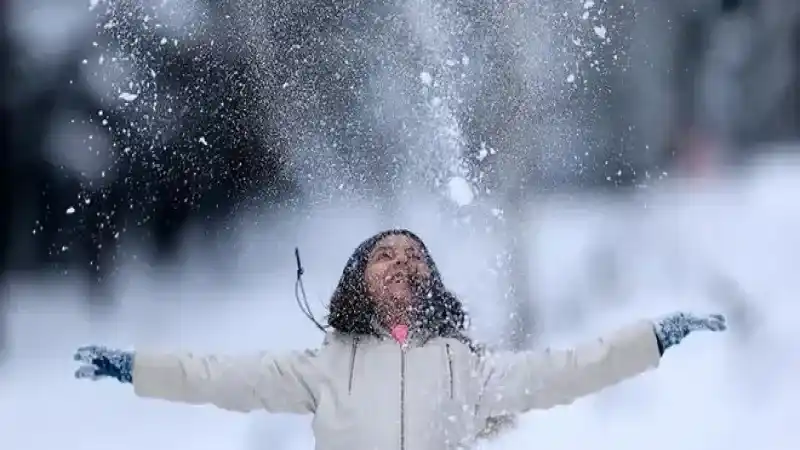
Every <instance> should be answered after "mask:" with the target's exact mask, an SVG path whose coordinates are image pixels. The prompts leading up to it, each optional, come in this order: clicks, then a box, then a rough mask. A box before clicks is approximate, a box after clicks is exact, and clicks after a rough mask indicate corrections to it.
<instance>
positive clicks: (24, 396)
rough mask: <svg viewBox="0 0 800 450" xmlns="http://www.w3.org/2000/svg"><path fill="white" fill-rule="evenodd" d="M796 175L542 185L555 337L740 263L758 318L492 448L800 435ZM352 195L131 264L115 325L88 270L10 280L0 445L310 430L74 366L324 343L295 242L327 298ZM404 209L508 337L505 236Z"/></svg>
mask: <svg viewBox="0 0 800 450" xmlns="http://www.w3.org/2000/svg"><path fill="white" fill-rule="evenodd" d="M798 192H800V178H798V173H797V171H794V170H789V169H776V168H774V167H762V168H760V169H757V170H755V171H754V172H753V174H752V176H748V178H747V179H746V180H745V181H742V182H739V183H736V184H735V185H724V184H722V185H721V184H714V183H711V184H708V185H695V187H694V188H692V190H690V189H688V188H686V187H684V188H683V189H682V190H681V192H673V193H669V194H668V193H666V192H664V191H659V192H656V191H649V192H647V191H643V192H642V193H641V194H639V196H638V197H637V198H636V199H635V201H632V202H631V203H629V204H620V203H615V204H613V205H612V204H611V203H608V202H604V201H602V200H601V199H570V200H552V201H549V202H548V203H547V204H545V205H537V207H536V211H537V216H538V217H539V218H540V219H541V220H542V222H541V223H538V224H536V225H535V227H536V242H535V243H532V244H531V248H532V249H534V248H535V249H536V250H535V252H533V256H532V258H533V260H534V264H533V267H534V268H535V271H534V277H533V281H532V283H534V284H535V286H536V292H538V293H539V295H540V298H541V301H542V302H543V303H544V306H543V307H541V309H540V314H542V317H544V319H545V321H546V324H547V325H548V328H547V329H548V333H547V335H546V336H544V337H543V339H547V340H548V342H554V343H559V344H560V343H563V342H566V341H569V340H570V339H574V338H580V337H589V336H593V335H595V334H596V333H599V332H600V331H601V330H603V329H605V328H608V327H612V326H614V325H617V324H620V323H622V322H625V321H627V320H631V319H634V318H637V317H639V316H652V315H655V314H659V313H663V312H669V311H672V310H675V309H678V308H687V307H688V308H691V309H694V310H701V311H707V310H712V309H720V308H722V309H724V310H726V311H727V310H729V309H730V308H731V306H730V305H728V304H727V303H725V306H723V304H721V303H719V300H720V298H719V297H720V295H721V294H718V291H717V290H710V289H708V288H706V287H704V286H703V284H702V283H703V282H704V280H706V278H707V275H708V274H709V273H711V272H716V273H722V274H724V275H725V276H727V277H732V278H733V279H736V280H737V281H738V283H739V285H740V287H741V289H742V290H743V291H744V292H746V293H747V295H748V296H749V298H750V301H752V302H753V303H755V304H756V307H755V309H754V310H753V311H751V312H750V313H749V314H750V315H749V317H750V319H749V320H748V321H747V323H746V324H745V323H744V322H742V321H741V318H737V317H732V322H733V323H731V327H733V328H734V331H735V329H736V328H737V325H741V327H740V328H747V330H748V333H746V335H743V334H744V333H735V332H731V333H728V334H727V335H726V336H711V335H697V336H693V337H692V338H691V339H690V340H688V341H686V342H685V344H684V345H682V346H681V347H680V348H679V349H675V350H673V351H671V352H670V353H668V355H667V356H666V357H665V358H664V360H663V363H662V366H661V368H660V369H659V370H658V371H657V372H654V373H650V374H647V375H645V376H642V377H640V378H639V379H636V380H634V381H632V382H630V383H627V384H625V385H622V386H619V387H617V388H614V389H611V390H608V391H606V392H603V393H602V394H600V395H597V396H594V397H591V398H588V399H585V400H583V401H580V402H578V403H576V404H574V405H573V406H570V407H562V408H558V409H555V410H551V411H547V412H540V413H533V414H529V415H527V416H525V417H523V418H522V420H521V421H520V426H519V427H518V429H517V430H514V431H512V432H510V433H508V434H506V435H504V436H502V437H501V438H499V439H498V440H497V441H495V442H492V443H488V444H487V445H486V448H487V449H495V448H496V449H500V448H503V449H516V448H519V449H522V448H532V447H535V448H541V449H548V450H558V449H565V450H566V449H577V448H598V447H600V446H608V447H613V448H616V449H631V450H633V449H636V450H639V449H641V448H647V449H648V450H672V449H674V448H676V447H677V448H681V450H732V449H748V450H751V449H755V448H765V449H770V450H782V449H786V450H788V449H791V448H796V443H797V441H798V438H800V431H798V429H797V425H796V422H797V421H796V420H795V419H792V418H793V417H794V418H796V417H797V414H796V408H797V406H796V405H797V404H798V403H800V389H798V386H797V373H800V372H798V371H800V339H798V336H797V334H798V333H797V331H796V329H797V326H796V323H795V320H796V318H795V316H794V314H795V313H796V312H798V307H797V306H796V299H795V298H796V297H797V294H798V293H800V277H798V276H797V267H800V265H799V264H797V263H798V259H799V258H800V256H798V255H800V252H798V249H799V248H800V235H799V234H798V233H797V230H798V229H800V206H799V205H798V203H797V194H798ZM357 211H359V210H357V209H349V210H348V213H347V217H345V215H344V214H343V213H341V212H340V211H337V210H336V208H331V209H329V210H327V211H316V212H315V213H314V214H312V215H311V216H309V217H307V218H304V219H298V221H296V222H291V223H290V222H287V223H284V224H278V225H275V226H273V227H272V228H270V229H267V228H264V227H262V228H260V229H254V230H249V231H245V232H243V235H242V238H241V241H239V242H238V245H237V246H236V248H238V250H239V251H238V252H237V253H236V256H235V258H234V259H235V261H234V262H233V263H231V264H227V265H226V264H221V263H220V264H217V265H216V266H214V267H215V268H213V269H212V268H211V267H212V266H210V265H200V264H198V263H197V261H200V260H202V259H203V256H204V255H203V254H202V252H200V251H199V250H196V249H195V250H192V251H191V252H190V253H189V254H190V255H191V259H190V260H189V261H190V262H189V263H187V264H185V265H184V267H183V269H181V270H180V271H175V272H174V273H161V274H157V275H158V276H156V275H155V274H147V273H146V272H145V271H142V270H141V268H135V267H133V268H130V269H127V271H126V272H125V273H124V274H123V275H122V276H120V280H123V281H124V282H122V281H121V282H120V286H119V289H118V293H119V296H120V298H121V301H122V304H123V307H122V309H121V310H120V311H118V312H117V313H115V315H114V316H113V319H109V320H108V321H106V322H105V323H104V324H102V325H99V324H97V323H95V322H94V321H93V320H92V319H91V318H90V316H89V315H88V313H87V312H86V311H85V309H84V308H82V307H81V306H79V304H78V302H77V301H76V300H77V299H78V298H79V297H80V296H81V290H80V286H77V285H67V284H65V283H64V282H63V280H62V281H61V282H59V283H56V282H54V281H45V280H38V282H37V283H33V282H31V281H30V280H19V279H18V280H15V281H14V282H12V285H11V293H12V299H13V304H12V309H11V321H10V327H11V355H10V358H11V359H10V361H9V363H8V364H6V365H4V366H2V368H0V399H2V400H0V446H1V447H2V448H5V449H11V450H52V449H54V448H57V449H59V450H107V449H108V448H113V449H114V450H138V449H143V448H147V449H152V450H162V449H163V450H175V449H181V450H206V449H208V450H240V449H241V450H245V449H247V450H250V449H253V450H255V449H264V450H266V449H273V448H285V449H302V448H311V447H312V442H313V440H312V438H311V436H310V433H309V432H308V429H307V426H308V422H309V419H308V418H305V417H289V416H269V415H266V414H253V415H240V414H235V413H229V412H222V411H217V410H215V409H213V408H205V407H188V406H180V405H171V404H167V403H163V402H157V401H143V400H137V399H135V398H134V397H133V395H132V393H131V389H130V387H128V386H121V385H119V384H117V383H115V382H98V383H91V382H78V381H75V380H73V378H72V370H73V369H74V364H73V362H72V361H71V355H72V350H73V349H74V348H75V347H76V346H78V345H81V344H85V343H103V344H108V345H112V346H121V347H128V346H137V347H142V346H151V345H160V346H166V347H174V348H193V349H198V350H209V351H214V350H235V351H241V350H247V349H257V348H272V349H287V348H291V347H300V346H313V345H316V344H318V343H319V341H320V339H321V336H320V335H319V332H318V331H316V329H315V328H314V327H313V326H312V325H311V324H309V323H308V322H307V321H306V320H305V319H304V318H303V317H302V315H301V314H300V312H299V311H298V310H297V309H296V306H295V304H294V297H293V281H294V280H293V275H294V274H293V271H294V262H293V255H292V247H293V246H294V245H295V244H297V243H299V244H300V245H301V249H302V252H303V256H304V261H305V264H306V266H307V275H308V278H307V288H308V290H309V292H310V295H311V297H312V298H313V299H317V298H319V299H321V300H324V299H325V298H326V297H327V295H328V294H329V293H330V291H331V289H332V288H333V285H334V283H335V281H336V279H337V278H338V275H339V272H340V270H341V268H342V266H343V264H344V261H345V259H346V257H347V256H348V254H349V252H350V250H352V248H353V247H354V246H355V245H356V244H357V242H358V241H359V240H360V239H362V238H363V237H365V236H367V235H368V234H369V233H371V232H372V231H375V230H376V228H377V226H378V225H377V223H378V222H377V221H376V220H375V218H374V217H372V216H371V215H370V214H369V213H366V212H362V213H359V212H357ZM405 217H407V220H408V222H407V223H406V224H405V225H407V226H408V227H410V228H413V229H415V230H418V231H419V232H420V233H421V234H422V235H423V236H424V237H426V238H427V239H428V240H429V241H430V245H431V247H432V250H433V252H434V254H435V256H436V257H437V259H438V260H439V261H440V264H441V266H442V269H443V271H444V275H445V277H446V281H448V283H449V284H450V285H451V286H452V287H453V288H454V289H455V291H456V292H458V293H459V294H460V295H462V296H463V298H464V299H465V301H466V303H467V304H468V305H469V307H470V309H471V311H472V312H473V313H474V316H475V320H474V322H475V323H476V326H478V327H479V330H478V331H477V333H478V334H479V335H480V336H483V337H486V338H487V339H492V338H494V337H496V336H497V330H498V326H497V325H498V323H499V321H500V319H501V318H502V317H503V316H504V314H506V313H505V311H503V310H502V308H499V307H497V305H498V303H499V302H498V299H497V292H498V289H497V286H493V285H492V278H491V277H489V276H481V275H482V274H485V273H488V271H489V269H490V266H491V261H492V259H493V254H494V252H496V251H497V244H498V243H497V242H491V241H490V240H488V239H486V238H485V237H484V236H485V234H484V233H481V232H475V231H474V230H471V229H470V227H469V226H467V225H464V224H463V223H445V222H442V221H439V220H438V219H436V218H435V213H434V208H428V209H426V208H424V207H419V206H417V207H415V209H414V210H411V212H410V213H408V214H406V215H405ZM531 227H534V225H533V224H532V225H531ZM254 228H258V227H254ZM245 244H246V245H245ZM534 244H535V245H534ZM597 255H605V256H601V257H602V258H605V259H600V261H603V262H604V264H603V266H609V267H612V268H613V267H616V269H617V272H616V273H617V276H618V277H619V278H618V279H619V283H618V284H614V285H612V286H611V287H608V286H606V284H607V283H606V284H604V283H602V281H604V280H605V281H608V279H610V278H611V277H612V276H613V275H611V274H606V275H603V276H601V277H600V278H601V279H600V280H599V281H598V280H597V276H596V275H593V274H592V272H591V271H590V270H589V269H588V267H589V266H588V264H589V263H588V261H590V260H591V258H595V261H597V260H598V259H597V258H599V257H598V256H597ZM487 261H488V262H487ZM614 261H616V262H614ZM612 284H613V283H612ZM598 286H605V287H603V288H602V289H601V288H600V287H598ZM722 300H725V299H724V298H723V299H722ZM565 305H572V307H573V308H574V309H573V310H570V311H573V312H575V311H577V312H583V313H584V319H583V322H581V323H580V326H578V325H576V326H573V327H565V326H560V325H559V326H556V325H552V326H551V325H550V324H555V323H558V324H563V322H564V321H563V316H564V314H566V313H564V312H563V311H562V310H563V309H564V308H565ZM314 306H317V307H318V308H317V309H318V310H321V307H319V305H318V304H316V303H315V304H314ZM734 319H736V320H734ZM737 320H738V322H737ZM745 325H746V327H745Z"/></svg>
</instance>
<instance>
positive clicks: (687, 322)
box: [655, 313, 728, 354]
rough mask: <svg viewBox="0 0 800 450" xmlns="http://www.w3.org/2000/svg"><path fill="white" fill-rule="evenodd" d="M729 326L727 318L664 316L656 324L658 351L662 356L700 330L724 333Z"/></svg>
mask: <svg viewBox="0 0 800 450" xmlns="http://www.w3.org/2000/svg"><path fill="white" fill-rule="evenodd" d="M727 328H728V326H727V324H726V323H725V316H723V315H722V314H711V315H708V316H695V315H693V314H688V313H674V314H670V315H668V316H664V317H662V318H661V319H659V320H657V321H656V322H655V331H656V338H658V349H659V350H660V351H661V354H664V350H666V349H668V348H670V347H672V346H673V345H677V344H680V343H681V341H682V340H683V338H685V337H686V336H688V335H689V334H690V333H692V332H695V331H700V330H708V331H724V330H725V329H727Z"/></svg>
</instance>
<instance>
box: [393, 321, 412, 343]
mask: <svg viewBox="0 0 800 450" xmlns="http://www.w3.org/2000/svg"><path fill="white" fill-rule="evenodd" d="M392 337H393V338H394V340H395V341H397V342H398V343H400V344H405V343H406V339H408V325H395V326H394V327H392Z"/></svg>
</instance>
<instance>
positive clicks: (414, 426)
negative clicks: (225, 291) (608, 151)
mask: <svg viewBox="0 0 800 450" xmlns="http://www.w3.org/2000/svg"><path fill="white" fill-rule="evenodd" d="M464 322H465V314H464V311H463V310H462V306H461V303H460V302H459V300H458V299H457V298H456V297H455V296H454V295H453V294H451V293H450V292H449V291H447V290H446V289H445V287H444V284H443V283H442V279H441V276H440V274H439V272H438V270H437V268H436V265H435V264H434V262H433V260H432V259H431V256H430V254H429V253H428V250H427V248H426V247H425V245H424V244H423V242H422V241H421V240H420V239H419V238H418V237H417V236H416V235H414V234H413V233H411V232H409V231H406V230H390V231H386V232H383V233H380V234H378V235H376V236H373V237H372V238H370V239H368V240H367V241H365V242H364V243H362V244H361V245H360V246H359V247H358V249H356V251H355V253H354V254H353V256H352V257H351V258H350V260H349V261H348V263H347V265H346V266H345V269H344V273H343V274H342V277H341V279H340V281H339V285H338V286H337V288H336V291H335V293H334V294H333V298H332V299H331V302H330V315H329V317H328V324H329V326H330V328H331V329H332V331H330V332H329V333H328V334H327V336H326V339H325V341H324V343H323V345H322V346H321V348H319V349H317V350H306V351H298V352H294V353H286V354H272V353H260V354H257V355H249V356H236V357H234V356H220V355H217V356H211V355H209V356H200V355H194V354H189V353H154V352H136V353H133V352H125V351H118V350H111V349H106V348H103V347H96V346H91V347H84V348H81V349H79V350H78V352H77V354H76V355H75V358H76V360H79V361H81V362H83V363H85V364H86V365H84V366H83V367H81V368H80V369H79V370H78V371H77V372H76V376H77V377H78V378H91V379H97V378H101V377H111V378H116V379H117V380H119V381H121V382H124V383H132V384H133V388H134V392H135V393H136V394H137V395H139V396H141V397H149V398H160V399H165V400H169V401H173V402H182V403H190V404H212V405H215V406H217V407H220V408H224V409H229V410H233V411H242V412H249V411H254V410H267V411H270V412H283V413H299V414H306V413H308V414H314V420H313V431H314V436H315V439H316V448H317V449H318V450H373V449H380V450H387V449H398V450H434V449H436V450H440V449H456V448H468V447H470V446H471V444H472V443H473V442H474V441H475V439H476V438H477V437H478V436H479V435H480V434H481V432H482V431H483V430H484V428H485V426H486V425H487V423H491V421H492V419H493V418H497V417H509V416H513V415H515V414H519V413H523V412H526V411H529V410H532V409H546V408H550V407H553V406H556V405H563V404H568V403H570V402H572V401H573V400H575V399H577V398H579V397H583V396H585V395H588V394H591V393H594V392H597V391H599V390H601V389H603V388H605V387H607V386H610V385H613V384H615V383H617V382H619V381H622V380H624V379H627V378H631V377H633V376H635V375H637V374H640V373H642V372H644V371H646V370H648V369H650V368H654V367H656V366H657V365H658V362H659V359H660V357H661V354H662V353H663V352H664V350H666V349H668V348H670V347H672V346H674V345H675V344H678V343H679V342H680V341H681V340H682V339H683V338H684V337H686V335H688V334H689V333H690V332H693V331H696V330H714V331H718V330H724V329H725V320H724V318H723V317H722V316H718V315H713V316H708V317H696V316H693V315H690V314H684V313H677V314H673V315H670V316H666V317H665V318H662V319H660V320H657V321H655V322H650V321H641V322H637V323H634V324H632V325H629V326H626V327H624V328H622V329H620V330H618V331H616V332H614V333H611V334H609V335H607V336H605V337H604V338H603V339H597V340H593V341H590V342H586V343H584V344H583V345H579V346H577V347H575V348H573V349H569V350H558V351H556V350H546V351H526V352H498V353H492V352H486V351H483V350H480V349H477V348H476V347H475V346H473V345H472V344H471V342H470V340H469V338H467V336H466V335H465V330H464Z"/></svg>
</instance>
